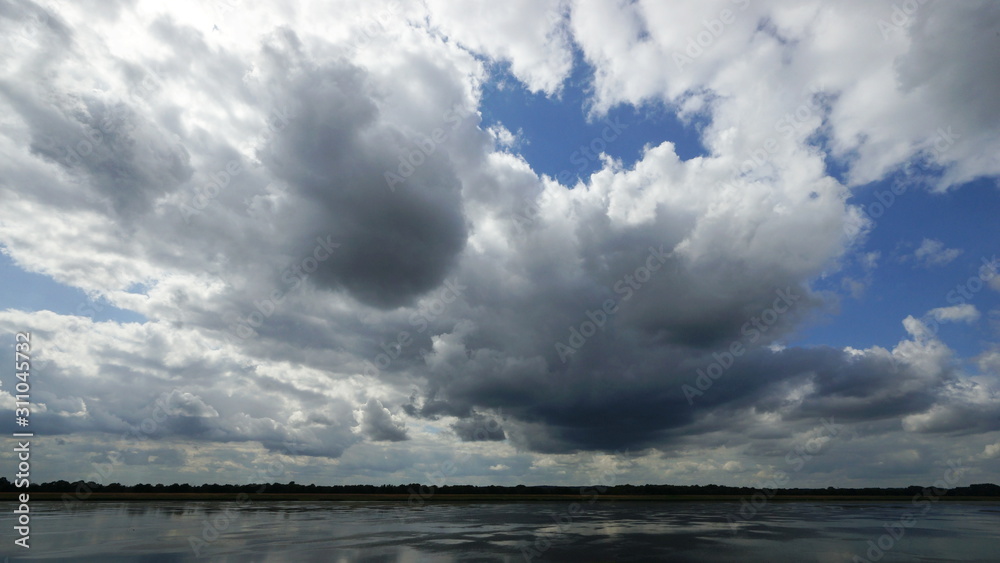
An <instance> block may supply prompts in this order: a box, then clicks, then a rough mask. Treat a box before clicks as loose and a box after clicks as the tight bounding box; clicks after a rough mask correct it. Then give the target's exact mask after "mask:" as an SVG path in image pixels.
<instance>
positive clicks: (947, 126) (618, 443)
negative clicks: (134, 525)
mask: <svg viewBox="0 0 1000 563" xmlns="http://www.w3.org/2000/svg"><path fill="white" fill-rule="evenodd" d="M998 29H1000V5H998V4H996V3H993V2H961V3H951V2H917V1H916V0H910V1H905V2H904V1H897V2H895V3H890V2H887V1H883V2H869V1H860V0H858V1H847V2H836V3H830V2H823V3H821V2H783V1H758V0H734V1H729V0H727V1H716V2H707V1H698V2H694V1H692V2H658V1H654V0H648V1H647V0H637V1H633V2H617V1H614V2H612V1H607V0H576V1H571V0H512V1H510V2H495V1H486V0H470V1H468V2H462V3H458V2H446V1H444V0H422V1H410V0H398V1H392V2H382V3H380V2H377V1H376V2H358V1H340V2H301V1H299V2H280V3H279V2H242V1H240V0H211V1H209V0H206V1H187V2H185V1H177V2H170V3H162V2H140V1H126V0H121V1H108V0H100V1H98V0H83V1H75V2H69V1H58V0H52V1H44V0H43V1H39V2H31V1H28V0H9V1H3V2H2V3H0V42H2V46H0V52H2V53H4V55H3V56H2V57H0V252H2V255H0V333H2V334H4V335H5V336H3V339H4V342H3V345H2V347H0V365H3V366H7V368H4V369H5V371H4V372H0V381H2V386H0V430H2V431H4V432H7V433H11V432H17V431H19V430H24V428H22V427H19V426H17V425H16V424H15V412H14V409H15V407H16V405H15V398H14V388H15V383H16V379H15V373H14V370H13V364H14V359H15V334H16V333H18V332H30V334H31V347H30V355H31V366H32V367H31V376H30V377H31V393H30V395H31V407H30V409H31V411H30V424H29V427H28V428H29V429H30V431H32V432H34V433H35V438H34V440H35V443H34V444H33V446H32V447H33V449H32V454H33V455H32V480H34V481H37V482H43V481H52V480H58V479H65V480H69V481H73V480H77V479H85V480H92V481H97V482H102V483H113V482H118V483H123V484H135V483H165V484H170V483H193V484H199V483H249V482H254V483H260V482H282V483H285V482H288V481H295V482H297V483H316V484H325V485H328V484H353V483H372V484H382V483H392V484H399V483H414V482H419V483H424V484H434V485H449V484H456V485H457V484H475V485H488V484H501V485H516V484H526V485H542V484H550V485H581V484H620V483H635V484H642V483H669V484H702V485H704V484H710V483H716V484H724V485H738V486H767V485H768V484H773V483H777V484H779V485H781V486H787V487H826V486H836V487H850V486H909V485H913V484H919V485H928V484H931V483H933V482H935V481H936V480H940V479H942V477H943V475H944V474H945V472H949V473H948V474H949V475H954V473H953V472H951V470H952V469H954V468H956V467H957V468H960V473H961V477H960V479H959V484H968V483H983V482H997V481H998V477H997V476H998V475H1000V395H998V392H1000V275H998V273H1000V259H998V258H997V253H998V251H1000V248H998V246H1000V245H998V243H1000V223H998V222H997V220H996V217H997V211H998V210H1000V182H998V177H1000V156H998V155H1000V135H998V131H1000V129H998V123H1000V119H998V118H1000V98H998V97H997V96H996V92H998V91H1000V57H997V56H996V53H997V52H998V50H1000V33H998V32H997V31H996V30H998ZM15 464H16V460H15V458H14V453H13V452H12V451H10V450H9V449H8V451H4V452H0V467H2V468H3V469H2V470H0V474H4V475H7V476H8V478H10V477H11V476H12V475H13V473H14V470H15V467H16V465H15Z"/></svg>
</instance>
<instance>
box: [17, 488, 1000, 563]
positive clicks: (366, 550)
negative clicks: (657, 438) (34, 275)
mask: <svg viewBox="0 0 1000 563" xmlns="http://www.w3.org/2000/svg"><path fill="white" fill-rule="evenodd" d="M0 504H2V505H3V507H2V509H3V512H2V513H0V526H2V528H3V530H4V534H3V542H4V543H3V545H2V546H0V554H3V555H6V556H10V560H11V561H20V560H25V561H31V560H47V561H87V560H91V561H118V562H125V561H143V562H168V561H209V560H211V561H335V562H345V563H346V562H354V561H370V562H376V561H377V562H413V563H416V562H435V563H450V562H458V561H462V562H472V561H477V562H487V561H491V562H494V561H495V562H514V561H574V562H578V561H680V562H685V561H751V562H753V561H760V562H764V561H768V562H770V561H816V562H831V563H832V562H841V561H874V560H876V559H874V557H878V560H879V561H882V562H891V561H966V562H969V561H979V562H987V561H989V562H995V561H997V560H998V558H1000V555H998V548H1000V502H944V501H942V502H937V503H934V504H932V505H929V506H928V508H927V511H926V513H922V511H921V507H918V506H914V504H912V503H911V502H910V501H908V500H907V501H905V502H892V503H889V502H771V503H768V504H766V505H765V506H763V507H761V508H760V509H759V510H758V511H757V512H756V514H751V513H750V511H749V510H748V509H747V507H746V506H745V505H741V504H740V503H734V502H718V501H717V502H686V501H684V502H597V503H593V504H588V503H587V502H586V500H581V501H580V502H577V503H573V502H571V501H566V502H510V503H480V502H470V503H436V504H434V503H428V504H425V505H423V506H420V507H409V506H406V505H405V503H380V502H268V503H262V502H255V503H253V504H250V505H248V506H239V504H238V503H237V502H236V501H235V498H234V501H233V502H228V503H227V502H191V501H178V502H101V503H84V504H83V505H82V506H81V507H80V508H78V509H75V510H72V511H67V510H65V509H64V508H63V506H62V503H59V502H33V503H32V505H31V511H32V519H31V540H30V543H31V549H30V550H25V549H23V548H19V547H16V546H14V545H13V544H12V542H13V537H12V533H11V531H12V527H13V526H14V519H13V514H12V510H13V509H14V507H15V505H14V504H13V503H9V502H8V503H0ZM741 509H742V510H743V516H741V515H740V511H741ZM907 514H909V515H911V516H913V519H912V520H911V519H909V518H906V515H907ZM744 516H746V518H744ZM900 522H906V523H908V524H909V525H908V526H907V525H903V524H900ZM894 523H895V524H896V525H895V526H894V525H893V524H894ZM887 525H888V526H889V527H888V528H886V526H887ZM894 536H898V538H897V537H894Z"/></svg>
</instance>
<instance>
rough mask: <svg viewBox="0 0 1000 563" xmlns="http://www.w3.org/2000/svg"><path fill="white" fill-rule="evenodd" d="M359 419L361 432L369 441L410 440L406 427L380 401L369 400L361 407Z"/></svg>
mask: <svg viewBox="0 0 1000 563" xmlns="http://www.w3.org/2000/svg"><path fill="white" fill-rule="evenodd" d="M358 418H359V419H360V420H359V421H358V422H359V423H360V424H361V432H362V433H363V434H364V435H365V436H367V437H368V439H369V440H374V441H376V442H378V441H387V442H402V441H403V440H407V439H408V436H407V435H406V425H405V424H403V423H402V422H401V421H399V420H397V419H396V418H395V417H394V416H393V415H392V413H390V412H389V409H387V408H385V407H383V406H382V401H379V400H378V399H368V402H367V403H365V404H364V405H363V406H362V407H361V409H360V413H359V416H358Z"/></svg>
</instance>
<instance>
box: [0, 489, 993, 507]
mask: <svg viewBox="0 0 1000 563" xmlns="http://www.w3.org/2000/svg"><path fill="white" fill-rule="evenodd" d="M19 494H22V493H17V492H4V493H0V501H16V500H17V499H18V495H19ZM29 494H30V495H31V496H30V498H31V500H32V501H73V500H74V499H75V500H81V501H84V502H102V501H214V502H230V501H237V500H241V501H244V502H245V500H246V499H247V498H249V500H250V501H251V502H278V501H307V502H318V501H355V502H356V501H368V502H402V503H410V504H414V503H422V502H423V503H428V502H535V501H545V502H553V501H562V502H590V501H591V500H594V501H598V502H609V501H621V502H631V501H669V502H684V501H688V502H690V501H698V502H704V501H723V502H739V501H740V500H741V499H750V498H751V497H752V496H754V495H603V494H597V493H591V494H586V495H569V494H523V495H519V494H512V495H497V494H446V493H438V494H424V495H409V494H336V493H244V494H239V493H90V494H89V495H86V494H82V495H76V494H73V493H52V492H33V493H29ZM935 498H936V500H945V501H987V502H989V501H992V502H1000V497H989V496H957V495H956V496H940V497H935ZM912 499H913V497H912V496H900V495H872V496H866V495H775V496H771V497H767V500H768V502H845V501H850V502H857V501H866V502H872V501H878V502H909V501H911V500H912Z"/></svg>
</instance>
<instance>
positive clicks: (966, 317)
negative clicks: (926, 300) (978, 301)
mask: <svg viewBox="0 0 1000 563" xmlns="http://www.w3.org/2000/svg"><path fill="white" fill-rule="evenodd" d="M927 314H928V315H930V316H931V317H932V318H934V319H935V320H937V321H938V322H963V323H972V322H975V321H976V320H978V319H979V310H978V309H976V307H975V306H974V305H969V304H968V303H965V304H962V305H952V306H951V307H938V308H936V309H931V310H930V311H928V312H927Z"/></svg>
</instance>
